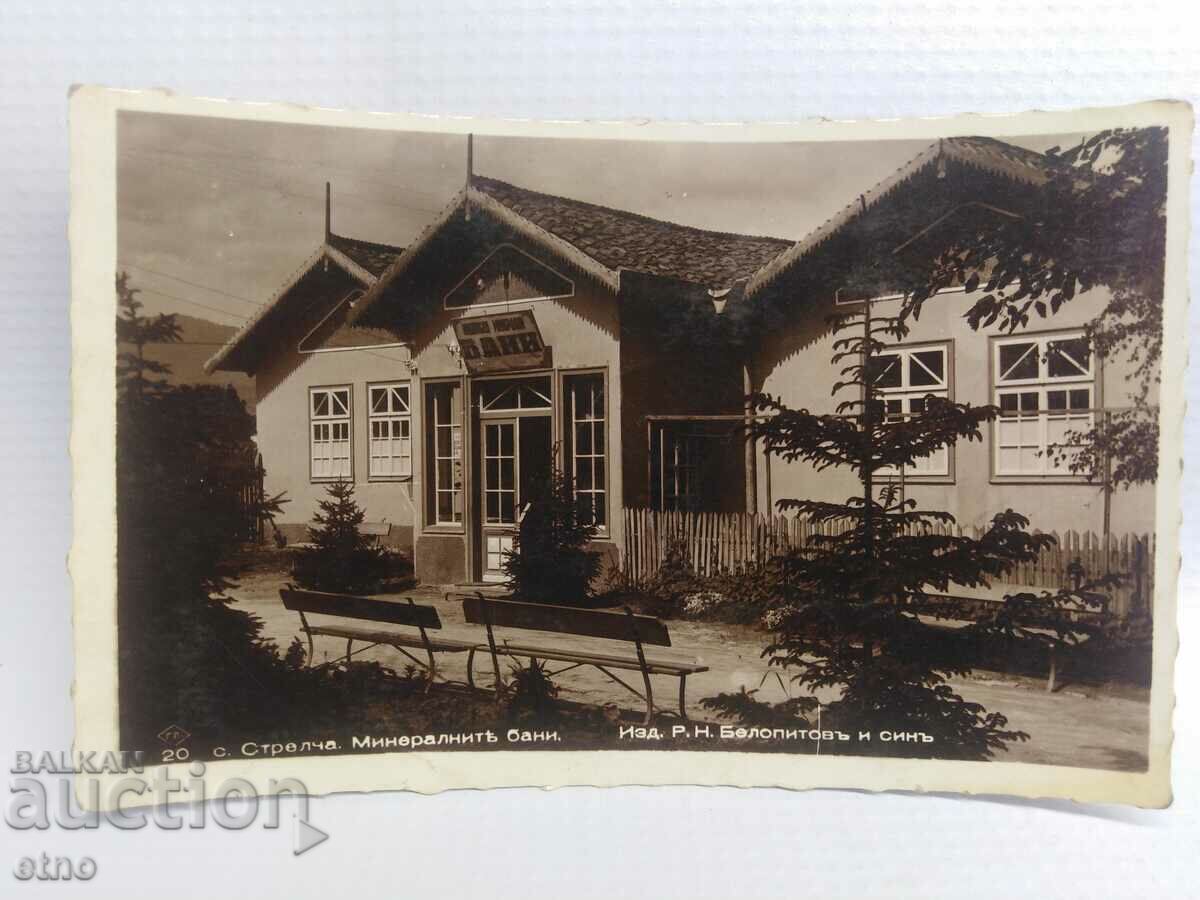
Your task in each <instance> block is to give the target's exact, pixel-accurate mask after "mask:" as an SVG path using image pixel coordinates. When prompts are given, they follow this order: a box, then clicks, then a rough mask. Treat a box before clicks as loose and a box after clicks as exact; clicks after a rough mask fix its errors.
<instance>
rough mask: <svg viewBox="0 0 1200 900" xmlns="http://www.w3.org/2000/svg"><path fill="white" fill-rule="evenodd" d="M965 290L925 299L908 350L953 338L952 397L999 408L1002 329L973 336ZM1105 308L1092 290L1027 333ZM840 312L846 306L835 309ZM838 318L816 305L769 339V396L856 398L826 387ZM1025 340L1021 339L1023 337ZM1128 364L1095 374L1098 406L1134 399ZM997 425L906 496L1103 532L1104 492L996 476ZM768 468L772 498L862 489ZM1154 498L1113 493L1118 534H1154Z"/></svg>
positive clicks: (880, 309)
mask: <svg viewBox="0 0 1200 900" xmlns="http://www.w3.org/2000/svg"><path fill="white" fill-rule="evenodd" d="M978 296H979V295H978V294H975V295H974V296H972V297H968V296H967V295H965V294H963V293H961V292H955V293H946V294H942V295H939V296H937V297H934V298H933V299H931V300H930V301H928V302H927V303H926V305H925V307H924V309H923V310H922V312H921V317H920V319H919V320H918V321H916V322H913V323H912V331H911V333H910V334H909V335H908V336H907V337H906V338H905V339H904V341H903V343H905V344H915V343H920V342H923V341H951V342H952V350H951V353H950V356H951V357H952V359H951V361H950V366H951V370H952V379H953V380H952V393H951V397H952V399H954V400H957V401H959V402H967V403H972V404H976V405H981V404H989V403H993V402H994V400H993V397H992V392H991V387H990V380H989V379H990V370H989V353H990V349H989V348H990V344H991V342H990V340H989V336H990V335H1000V334H1002V332H1001V331H1000V329H998V328H995V327H993V328H991V329H981V330H980V331H978V332H976V331H972V330H971V328H970V327H969V326H968V325H967V323H966V321H965V320H964V319H963V317H962V316H963V313H964V312H965V311H966V309H967V308H968V307H969V306H970V305H971V303H972V302H973V300H974V298H975V297H978ZM1107 301H1108V295H1107V293H1106V292H1104V291H1102V290H1094V291H1092V292H1090V293H1088V294H1084V295H1081V296H1079V297H1077V298H1075V299H1074V300H1072V301H1071V302H1069V303H1067V304H1066V305H1065V306H1063V307H1062V308H1061V310H1060V311H1059V312H1058V313H1057V314H1055V315H1053V316H1050V317H1047V318H1045V319H1038V318H1037V317H1036V316H1035V317H1034V318H1033V319H1032V320H1031V322H1030V325H1029V327H1028V329H1027V331H1028V332H1029V333H1033V332H1041V331H1059V330H1066V329H1070V328H1076V327H1079V326H1081V325H1082V324H1084V323H1085V322H1087V321H1089V320H1090V319H1092V318H1094V316H1095V315H1096V313H1097V312H1098V311H1099V310H1100V309H1102V308H1103V306H1104V304H1105V303H1106V302H1107ZM898 302H899V301H884V302H880V303H877V304H876V305H875V307H874V309H875V310H876V312H877V314H878V315H881V316H882V315H889V314H893V313H894V312H895V311H896V308H897V306H898ZM839 309H840V310H844V308H839ZM833 311H834V307H833V306H832V304H825V305H814V306H813V307H811V308H810V310H809V312H807V313H806V314H805V322H806V323H807V324H805V325H803V326H801V327H798V328H797V329H795V330H794V332H793V333H791V334H788V335H784V336H779V337H777V338H776V339H775V340H773V341H770V342H764V344H763V346H762V348H761V351H762V352H761V354H760V358H759V360H758V366H759V367H760V371H761V372H764V373H767V374H766V377H765V379H764V384H763V389H764V390H765V391H767V392H768V393H771V394H775V395H777V396H779V397H781V398H782V399H783V401H784V402H785V403H786V404H787V405H788V406H790V407H792V408H808V409H809V410H811V411H813V412H832V411H833V409H834V406H835V405H836V403H837V402H838V401H839V400H843V399H850V398H851V393H850V392H851V389H847V390H845V391H843V392H841V393H839V394H838V395H837V397H831V395H830V389H831V388H832V385H833V383H834V382H835V381H836V380H838V377H837V376H836V375H835V371H836V370H835V368H834V366H833V365H832V364H831V363H830V362H829V359H830V356H831V355H832V353H833V348H832V344H833V340H834V337H833V335H832V334H831V333H830V332H829V330H828V327H827V326H826V325H824V324H823V323H824V321H825V317H826V316H827V315H828V314H829V313H831V312H833ZM1018 334H1019V333H1018ZM1130 371H1131V366H1130V365H1129V364H1128V361H1127V360H1124V359H1115V360H1114V359H1109V360H1105V361H1104V363H1103V365H1102V366H1101V367H1100V368H1099V370H1098V374H1097V379H1096V384H1097V387H1098V399H1100V401H1101V403H1102V404H1103V405H1104V406H1106V407H1109V408H1112V407H1119V406H1122V405H1125V404H1127V403H1128V402H1129V399H1130V387H1129V384H1128V376H1129V374H1130ZM992 427H993V426H992V425H990V424H989V425H986V426H985V427H984V440H983V441H975V442H963V443H960V444H958V445H957V446H956V447H954V448H952V450H951V451H950V452H951V453H952V458H951V473H952V483H946V484H917V483H912V482H909V483H908V484H907V485H906V491H907V496H909V497H911V498H912V499H914V500H916V501H917V502H918V504H919V505H920V506H921V507H923V508H927V509H940V510H947V511H949V512H951V513H952V514H954V515H955V516H956V517H957V519H958V520H959V522H960V524H963V525H983V524H986V522H987V521H988V520H990V518H991V517H992V515H994V514H995V513H996V512H999V511H1002V510H1005V509H1009V508H1011V509H1014V510H1016V511H1017V512H1020V513H1022V514H1024V515H1026V516H1028V517H1029V518H1030V520H1031V522H1032V527H1035V528H1039V529H1041V530H1044V531H1060V532H1061V531H1063V530H1065V529H1074V530H1077V531H1083V530H1091V531H1095V532H1096V533H1100V532H1101V530H1102V528H1103V508H1104V501H1103V494H1102V492H1101V490H1100V487H1099V485H1097V484H1085V483H1063V480H1062V479H1038V478H1029V479H1027V480H1026V481H1025V482H1023V483H1012V482H1009V481H1006V480H1005V479H1001V478H997V477H995V476H994V475H993V474H992V471H993V470H992V447H993V441H994V435H993V431H992ZM766 464H769V465H770V468H771V471H770V482H771V494H772V499H773V500H779V499H781V498H809V499H816V500H827V501H839V502H840V501H842V500H844V499H845V498H846V497H849V496H850V495H852V494H854V493H856V491H858V490H859V485H858V482H857V480H856V478H855V477H854V475H853V473H852V472H850V471H849V470H837V469H827V470H825V471H823V472H817V471H815V470H814V469H812V468H811V467H810V466H807V465H804V464H800V463H786V462H783V461H781V460H779V459H777V458H772V459H770V460H769V463H768V461H763V460H760V469H761V467H762V466H763V465H766ZM765 483H766V482H765V479H763V478H762V477H761V476H760V479H759V490H760V503H765V500H766V490H765ZM1153 504H1154V494H1153V489H1152V488H1149V487H1140V488H1134V489H1131V490H1117V491H1115V492H1114V494H1113V497H1112V531H1113V533H1114V534H1123V533H1126V532H1137V533H1144V532H1149V531H1152V530H1153V520H1154V507H1153Z"/></svg>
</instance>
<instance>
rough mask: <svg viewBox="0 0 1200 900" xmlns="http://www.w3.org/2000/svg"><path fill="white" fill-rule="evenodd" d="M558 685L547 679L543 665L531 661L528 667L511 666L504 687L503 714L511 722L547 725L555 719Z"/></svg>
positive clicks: (542, 663)
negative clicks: (506, 692) (510, 677)
mask: <svg viewBox="0 0 1200 900" xmlns="http://www.w3.org/2000/svg"><path fill="white" fill-rule="evenodd" d="M557 701H558V685H556V684H555V683H554V682H553V681H552V680H551V678H550V673H549V672H548V671H547V670H546V664H545V663H544V662H542V661H541V660H537V659H531V660H530V661H529V665H528V666H522V665H520V664H514V665H513V666H512V681H511V682H510V683H509V685H508V702H507V712H508V717H509V719H510V720H512V721H514V722H536V723H538V724H549V723H552V722H554V721H555V720H556V719H557V718H558V714H559V709H558V703H557Z"/></svg>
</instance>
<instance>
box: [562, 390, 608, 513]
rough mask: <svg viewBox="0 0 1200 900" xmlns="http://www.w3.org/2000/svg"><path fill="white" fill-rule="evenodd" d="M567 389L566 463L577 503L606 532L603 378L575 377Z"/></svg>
mask: <svg viewBox="0 0 1200 900" xmlns="http://www.w3.org/2000/svg"><path fill="white" fill-rule="evenodd" d="M566 388H567V391H566V393H567V417H566V418H567V421H566V422H565V423H564V424H565V426H566V430H567V435H566V437H567V441H566V444H567V463H568V465H569V467H570V472H569V474H570V476H571V481H572V483H573V484H574V486H575V499H576V501H577V502H578V504H579V507H580V509H581V511H582V512H583V515H584V517H585V518H586V519H588V520H590V521H591V522H593V523H594V524H595V525H596V526H598V527H600V528H604V527H605V526H606V525H607V524H608V508H607V503H606V497H607V485H608V478H607V473H606V465H605V447H606V443H607V442H606V441H605V408H604V376H603V375H601V374H594V375H573V376H570V377H569V378H567V379H566Z"/></svg>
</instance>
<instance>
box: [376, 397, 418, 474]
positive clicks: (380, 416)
mask: <svg viewBox="0 0 1200 900" xmlns="http://www.w3.org/2000/svg"><path fill="white" fill-rule="evenodd" d="M380 388H384V389H389V390H390V389H392V388H404V391H405V394H406V395H407V400H406V401H405V406H406V408H407V412H403V413H395V412H390V411H389V412H385V413H376V412H375V410H374V409H373V408H372V404H371V391H373V390H378V389H380ZM412 394H413V392H412V383H411V381H407V380H402V381H368V382H367V481H368V482H373V481H378V482H396V481H412V479H413V455H414V454H413V444H414V442H415V438H414V436H413V402H412V400H413V398H412ZM389 402H390V401H389ZM397 420H406V421H407V422H408V474H407V475H404V474H401V475H395V474H393V475H384V474H382V473H376V472H374V471H373V470H372V464H373V462H374V460H375V455H374V453H373V452H372V449H371V444H372V442H373V441H374V440H375V435H374V434H373V433H372V428H373V426H374V424H375V423H376V422H381V421H386V422H393V421H397ZM393 459H395V457H393Z"/></svg>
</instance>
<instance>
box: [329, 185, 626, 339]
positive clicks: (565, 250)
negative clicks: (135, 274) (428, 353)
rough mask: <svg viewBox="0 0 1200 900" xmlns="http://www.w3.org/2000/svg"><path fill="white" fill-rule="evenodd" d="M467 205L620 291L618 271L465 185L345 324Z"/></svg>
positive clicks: (369, 304)
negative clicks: (485, 213)
mask: <svg viewBox="0 0 1200 900" xmlns="http://www.w3.org/2000/svg"><path fill="white" fill-rule="evenodd" d="M468 204H469V206H470V209H471V210H472V211H473V213H474V212H475V211H483V212H487V213H488V214H489V215H491V216H492V217H493V218H495V219H496V220H498V221H499V222H502V223H503V224H505V225H507V226H508V227H509V228H511V229H513V231H515V232H517V233H518V234H520V235H522V236H523V237H526V238H528V239H529V240H531V241H533V242H534V243H535V244H537V245H538V246H540V247H542V248H544V249H545V250H546V251H547V252H548V253H550V254H552V255H554V256H556V257H558V258H560V259H562V260H564V261H566V262H567V263H569V264H570V265H572V266H574V267H575V268H577V269H579V270H580V271H582V272H585V273H586V274H588V275H589V276H591V277H592V278H594V279H596V280H597V281H599V282H600V283H601V284H603V285H605V286H606V287H608V288H609V289H610V290H612V291H613V293H617V292H619V291H620V289H621V275H620V270H617V269H610V268H608V267H607V266H605V265H603V264H601V263H600V262H598V261H597V260H595V259H593V258H592V257H591V256H588V255H587V254H586V253H584V252H583V251H582V250H580V249H579V248H578V247H576V246H575V245H574V244H572V243H570V242H569V241H566V240H563V239H562V238H560V237H559V236H558V235H556V234H554V233H552V232H550V231H547V230H546V229H545V228H542V227H541V226H540V225H538V224H536V223H535V222H532V221H530V220H529V219H527V218H525V217H524V216H522V215H521V214H520V213H518V212H516V211H515V210H513V209H510V208H509V207H507V206H505V205H504V204H503V203H501V202H500V201H499V200H497V199H496V198H495V197H493V196H491V195H490V194H488V193H487V192H485V191H481V190H479V189H478V188H476V187H473V186H467V187H465V188H463V189H462V190H460V191H459V192H458V193H457V194H455V195H454V198H453V199H452V200H451V201H450V203H449V204H448V205H447V206H446V207H445V209H443V210H442V211H441V213H439V214H438V217H437V218H436V219H434V220H433V221H432V222H431V223H430V224H429V225H428V226H426V228H425V230H424V231H422V232H421V234H420V235H419V236H418V237H417V239H416V240H415V241H413V242H412V243H411V244H409V246H408V247H406V248H405V250H404V252H403V253H402V254H400V256H398V257H397V258H396V259H395V261H394V262H393V263H392V264H391V265H390V266H388V268H387V269H386V270H385V271H384V272H383V274H381V275H380V276H379V279H378V280H377V281H376V282H375V284H374V285H372V286H371V287H370V288H368V290H367V292H366V294H364V295H363V297H362V299H360V300H359V301H358V302H357V303H356V304H355V305H354V310H353V312H351V314H350V316H349V317H348V319H347V321H348V322H349V324H351V325H353V324H354V323H355V322H357V321H358V320H359V319H361V318H362V316H364V315H365V314H366V312H367V310H368V309H370V308H371V307H372V306H373V305H374V304H375V302H376V301H377V300H378V299H379V297H380V296H382V295H383V293H384V292H385V291H386V290H387V288H388V286H389V285H390V284H391V283H392V282H393V281H395V280H396V279H397V278H398V277H400V275H401V274H403V273H404V271H405V270H407V269H408V267H409V266H410V265H411V264H412V262H413V260H415V259H416V258H417V257H418V256H420V254H421V252H422V251H423V250H424V249H425V248H426V247H427V246H428V245H429V243H430V242H431V241H432V240H433V239H434V237H435V236H436V235H437V233H438V232H439V231H440V230H441V229H442V228H443V227H445V225H446V224H447V223H448V222H449V221H450V220H451V219H452V218H453V217H454V215H455V213H457V212H458V210H459V209H460V208H462V207H464V206H466V205H468Z"/></svg>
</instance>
